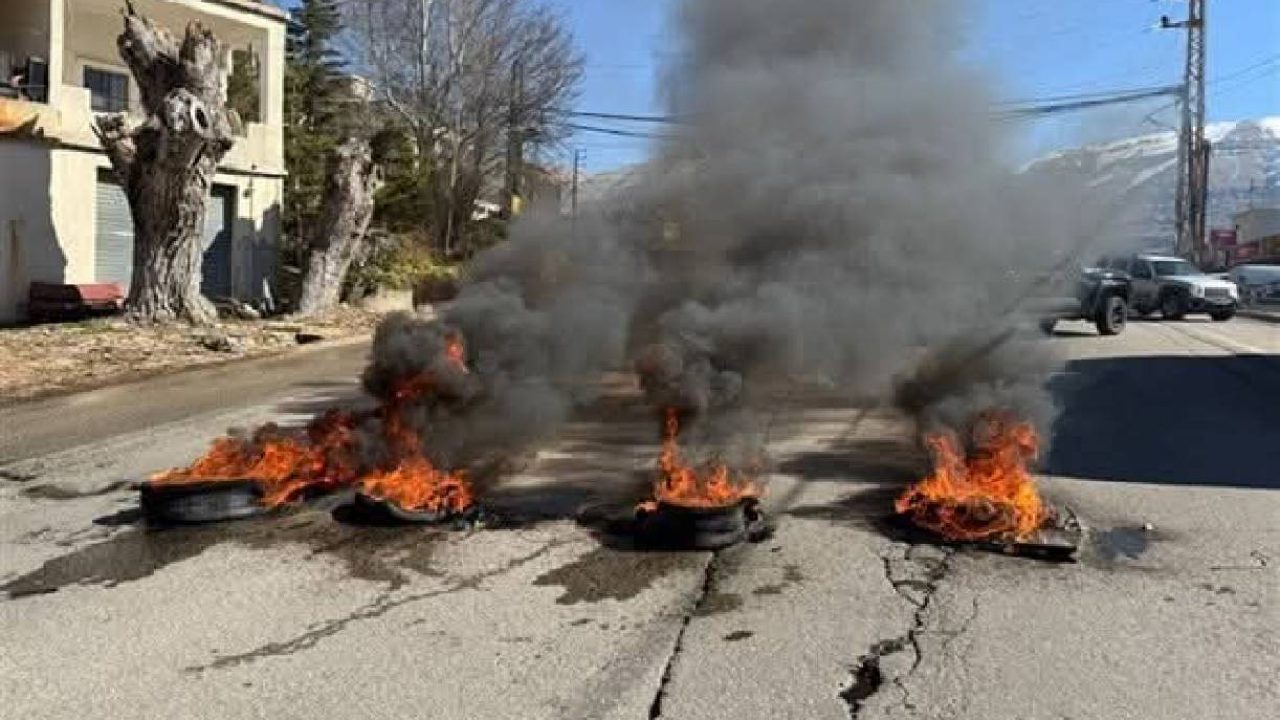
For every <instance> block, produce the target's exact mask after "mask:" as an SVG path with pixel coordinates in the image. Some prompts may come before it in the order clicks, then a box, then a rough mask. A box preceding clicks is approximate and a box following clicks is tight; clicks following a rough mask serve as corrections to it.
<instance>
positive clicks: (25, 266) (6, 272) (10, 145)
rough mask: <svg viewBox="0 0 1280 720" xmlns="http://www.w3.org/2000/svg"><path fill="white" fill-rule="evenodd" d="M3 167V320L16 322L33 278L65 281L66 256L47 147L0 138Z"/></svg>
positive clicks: (0, 244) (0, 279) (0, 314)
mask: <svg viewBox="0 0 1280 720" xmlns="http://www.w3.org/2000/svg"><path fill="white" fill-rule="evenodd" d="M0 168H2V169H5V170H4V171H0V322H12V321H14V320H16V319H18V317H19V312H20V305H21V304H22V303H25V301H26V295H27V287H28V286H29V285H30V283H31V282H33V281H42V280H47V281H52V282H61V281H62V278H63V273H64V270H65V267H66V258H65V257H64V256H63V253H62V250H61V248H60V246H59V244H58V242H57V240H56V232H55V229H54V224H53V217H52V214H51V213H50V188H51V187H52V183H51V176H52V172H53V171H52V167H51V157H50V153H49V148H48V147H47V146H45V145H43V144H40V143H38V142H32V141H25V140H9V141H0ZM9 168H22V172H12V171H9V170H8V169H9Z"/></svg>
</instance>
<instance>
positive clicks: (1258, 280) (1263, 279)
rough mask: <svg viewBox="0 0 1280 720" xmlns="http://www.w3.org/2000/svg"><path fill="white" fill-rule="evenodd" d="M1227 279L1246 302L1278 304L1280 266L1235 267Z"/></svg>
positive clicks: (1279, 298) (1279, 295) (1279, 300)
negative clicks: (1237, 289)
mask: <svg viewBox="0 0 1280 720" xmlns="http://www.w3.org/2000/svg"><path fill="white" fill-rule="evenodd" d="M1227 277H1228V278H1229V279H1230V280H1231V281H1232V282H1234V283H1235V284H1236V286H1238V287H1239V288H1240V295H1241V297H1242V298H1244V299H1245V300H1246V301H1248V302H1255V303H1256V302H1280V265H1237V266H1235V267H1233V268H1231V271H1230V272H1228V273H1227Z"/></svg>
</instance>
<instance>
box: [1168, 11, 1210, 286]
mask: <svg viewBox="0 0 1280 720" xmlns="http://www.w3.org/2000/svg"><path fill="white" fill-rule="evenodd" d="M1206 2H1207V0H1187V19H1186V20H1182V21H1179V22H1174V21H1171V20H1170V19H1169V16H1167V15H1166V16H1163V17H1161V18H1160V27H1162V28H1166V29H1176V30H1186V31H1187V57H1186V68H1185V70H1184V71H1183V78H1182V128H1181V132H1180V136H1179V138H1178V190H1177V195H1176V197H1175V198H1174V215H1175V216H1176V222H1177V253H1178V255H1180V256H1182V257H1185V258H1188V259H1190V260H1193V261H1195V262H1201V261H1203V260H1204V259H1205V258H1204V254H1205V253H1204V242H1205V211H1206V209H1207V208H1206V207H1205V206H1206V205H1207V202H1208V192H1209V188H1208V180H1209V154H1210V148H1209V144H1208V143H1207V142H1206V141H1205V138H1204V82H1205V5H1206Z"/></svg>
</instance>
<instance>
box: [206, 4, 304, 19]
mask: <svg viewBox="0 0 1280 720" xmlns="http://www.w3.org/2000/svg"><path fill="white" fill-rule="evenodd" d="M204 1H205V2H207V3H212V4H214V5H222V6H224V7H229V8H234V9H236V10H241V11H243V12H247V13H250V14H253V15H258V16H261V17H264V18H267V19H269V20H275V21H276V22H280V23H284V22H288V20H289V13H287V12H285V11H284V10H281V9H280V8H278V7H276V6H275V5H270V4H268V3H266V2H254V1H253V0H204Z"/></svg>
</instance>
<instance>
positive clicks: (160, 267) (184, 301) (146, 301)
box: [94, 0, 239, 324]
mask: <svg viewBox="0 0 1280 720" xmlns="http://www.w3.org/2000/svg"><path fill="white" fill-rule="evenodd" d="M125 4H126V10H125V14H124V33H123V34H121V35H120V37H119V39H118V40H117V45H118V46H119V48H120V56H121V57H122V58H124V61H125V62H126V63H127V64H128V65H129V69H130V70H131V71H132V73H133V76H134V78H135V79H136V80H137V82H138V87H139V89H140V90H141V95H142V108H143V110H144V111H145V113H146V117H145V119H144V120H143V121H142V123H141V124H137V125H131V123H130V121H129V119H128V118H127V116H126V115H125V114H123V113H117V114H106V115H99V116H97V118H96V123H95V127H94V130H95V132H96V133H97V135H98V138H99V139H100V140H101V142H102V146H103V149H104V150H105V151H106V153H107V157H109V158H110V159H111V165H112V168H113V169H114V171H115V174H116V177H117V178H118V179H119V180H120V183H121V185H123V186H124V190H125V194H126V195H127V196H128V198H129V209H130V210H131V211H132V214H133V237H134V245H133V278H132V283H131V285H130V287H129V297H128V299H127V300H126V302H125V306H126V308H127V311H128V314H129V316H130V317H131V318H132V319H134V320H137V321H142V322H167V321H173V320H187V321H189V322H192V323H197V324H205V323H208V322H211V321H212V320H214V318H215V317H216V314H215V312H214V309H213V305H212V304H210V303H209V301H208V300H206V299H205V298H204V297H203V296H202V295H201V294H200V262H201V257H202V255H203V249H204V248H203V242H202V239H203V238H202V235H203V231H204V220H205V212H206V209H207V206H208V201H209V187H210V185H211V184H212V182H213V176H214V173H215V172H216V171H217V167H218V163H219V162H220V161H221V160H222V158H223V157H224V156H225V155H226V154H227V151H228V150H230V149H231V146H232V144H233V143H234V136H233V127H234V126H235V125H236V124H238V123H239V119H238V118H237V117H236V116H235V113H234V111H231V110H229V109H228V108H227V107H226V101H227V97H226V83H225V79H226V76H227V73H228V72H229V68H228V65H227V58H228V54H227V53H226V49H225V46H224V45H223V44H222V43H220V42H219V41H218V39H217V38H215V37H214V36H213V33H211V32H209V31H208V30H206V29H204V28H203V27H202V26H201V25H200V23H198V22H192V23H190V24H189V25H187V29H186V33H185V35H184V36H183V38H182V41H181V42H178V40H177V39H175V38H174V36H173V35H171V34H170V33H169V32H168V31H167V30H165V29H164V28H162V27H158V26H156V25H155V24H153V23H152V22H151V21H150V20H149V19H147V18H145V17H143V16H141V15H139V14H138V13H137V11H136V10H135V9H134V7H133V3H131V2H128V0H126V3H125Z"/></svg>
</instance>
